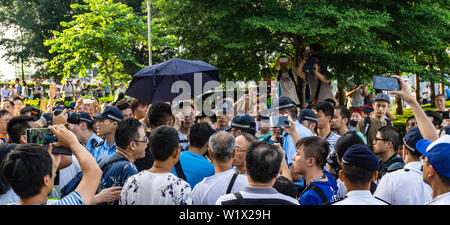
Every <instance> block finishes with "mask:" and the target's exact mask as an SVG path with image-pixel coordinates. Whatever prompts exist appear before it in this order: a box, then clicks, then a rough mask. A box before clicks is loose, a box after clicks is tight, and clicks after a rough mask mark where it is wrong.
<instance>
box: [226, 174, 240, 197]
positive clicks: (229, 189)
mask: <svg viewBox="0 0 450 225" xmlns="http://www.w3.org/2000/svg"><path fill="white" fill-rule="evenodd" d="M237 176H238V174H237V173H234V174H233V177H232V178H231V180H230V183H229V184H228V188H227V192H226V194H230V193H231V189H232V188H233V185H234V182H235V181H236V178H237Z"/></svg>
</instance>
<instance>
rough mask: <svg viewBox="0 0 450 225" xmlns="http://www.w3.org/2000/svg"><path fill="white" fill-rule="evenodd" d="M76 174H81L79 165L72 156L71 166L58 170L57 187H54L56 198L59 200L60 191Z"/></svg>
mask: <svg viewBox="0 0 450 225" xmlns="http://www.w3.org/2000/svg"><path fill="white" fill-rule="evenodd" d="M78 172H81V167H80V163H79V162H78V160H77V157H75V155H73V154H72V164H70V166H68V167H66V168H64V169H61V170H59V185H55V190H56V192H57V193H58V196H56V197H58V198H60V196H59V195H60V194H61V189H62V188H63V187H64V186H66V185H67V184H68V183H69V182H70V181H71V180H72V179H73V178H74V177H75V176H76V175H77V173H78Z"/></svg>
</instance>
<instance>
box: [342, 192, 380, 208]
mask: <svg viewBox="0 0 450 225" xmlns="http://www.w3.org/2000/svg"><path fill="white" fill-rule="evenodd" d="M345 196H346V198H345V199H343V200H341V201H337V202H335V203H333V205H387V204H386V203H385V202H383V201H381V200H378V199H376V198H375V197H373V196H372V194H371V193H370V191H369V190H354V191H350V192H348V193H347V194H346V195H345Z"/></svg>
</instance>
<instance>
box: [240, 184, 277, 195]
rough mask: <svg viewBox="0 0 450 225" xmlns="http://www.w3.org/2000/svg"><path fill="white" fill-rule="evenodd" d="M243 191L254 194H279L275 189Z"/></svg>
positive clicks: (250, 188) (263, 188)
mask: <svg viewBox="0 0 450 225" xmlns="http://www.w3.org/2000/svg"><path fill="white" fill-rule="evenodd" d="M242 191H244V192H248V193H254V194H277V193H278V191H277V190H275V188H273V187H250V186H247V187H245V188H244V189H243V190H242Z"/></svg>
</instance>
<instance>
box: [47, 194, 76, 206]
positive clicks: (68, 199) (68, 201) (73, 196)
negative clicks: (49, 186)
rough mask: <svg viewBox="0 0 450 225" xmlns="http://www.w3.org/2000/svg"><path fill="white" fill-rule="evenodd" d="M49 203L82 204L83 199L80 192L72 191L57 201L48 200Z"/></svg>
mask: <svg viewBox="0 0 450 225" xmlns="http://www.w3.org/2000/svg"><path fill="white" fill-rule="evenodd" d="M48 203H49V205H84V202H83V200H82V199H81V196H80V194H78V192H76V191H72V192H71V193H70V194H68V195H67V196H66V197H64V198H63V199H61V200H58V201H52V202H50V201H49V202H48Z"/></svg>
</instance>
